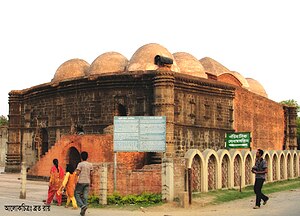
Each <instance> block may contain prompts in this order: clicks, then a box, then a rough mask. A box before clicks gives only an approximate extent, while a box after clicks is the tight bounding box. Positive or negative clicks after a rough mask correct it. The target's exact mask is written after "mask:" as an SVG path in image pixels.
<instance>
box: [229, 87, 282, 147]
mask: <svg viewBox="0 0 300 216" xmlns="http://www.w3.org/2000/svg"><path fill="white" fill-rule="evenodd" d="M234 129H235V131H237V132H243V131H251V132H252V143H251V147H252V149H257V148H262V149H264V150H282V146H283V143H284V110H283V107H282V105H281V104H279V103H276V102H274V101H272V100H269V99H267V98H265V97H262V96H259V95H257V94H254V93H252V92H250V91H247V90H245V89H242V88H237V89H236V91H235V99H234Z"/></svg>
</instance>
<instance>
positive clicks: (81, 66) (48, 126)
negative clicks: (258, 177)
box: [5, 43, 297, 187]
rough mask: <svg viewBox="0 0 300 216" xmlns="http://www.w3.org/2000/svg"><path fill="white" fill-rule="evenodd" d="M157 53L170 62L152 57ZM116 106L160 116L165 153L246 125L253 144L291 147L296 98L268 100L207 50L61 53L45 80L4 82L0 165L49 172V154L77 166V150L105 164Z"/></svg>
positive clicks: (149, 162)
mask: <svg viewBox="0 0 300 216" xmlns="http://www.w3.org/2000/svg"><path fill="white" fill-rule="evenodd" d="M157 55H159V56H162V57H167V58H168V59H171V60H172V62H171V63H169V64H158V63H157V62H155V61H154V59H155V57H156V56H157ZM116 115H121V116H166V119H167V123H166V152H165V157H166V158H173V159H176V158H177V159H180V158H183V157H184V155H185V153H186V152H187V151H188V150H190V149H197V150H199V151H204V150H205V149H213V150H215V151H217V150H219V149H224V148H225V146H224V142H225V141H224V137H225V133H226V132H242V131H249V132H251V136H252V142H251V148H252V149H256V148H262V149H265V150H284V149H289V150H293V149H297V139H296V117H297V111H296V108H295V107H290V106H286V105H282V104H280V103H277V102H274V101H272V100H270V99H268V95H267V93H266V91H265V89H264V88H263V86H262V85H261V84H260V83H259V82H258V81H257V80H255V79H253V78H245V77H244V76H243V75H242V74H240V73H239V72H236V71H231V70H230V69H228V68H226V67H225V66H223V65H222V64H221V63H219V62H217V61H215V60H214V59H212V58H209V57H204V58H202V59H200V60H198V59H197V58H196V57H194V56H193V55H191V54H189V53H186V52H176V53H173V54H171V53H170V52H169V51H168V50H167V49H166V48H165V47H163V46H161V45H160V44H155V43H150V44H146V45H144V46H142V47H140V48H139V49H137V50H136V52H135V53H134V54H133V55H132V57H131V58H130V60H128V59H127V58H126V57H125V56H123V55H122V54H120V53H118V52H106V53H103V54H101V55H99V56H98V57H97V58H96V59H95V60H94V61H93V62H92V63H91V64H89V63H88V62H86V61H85V60H83V59H71V60H68V61H66V62H64V63H63V64H61V65H60V66H59V67H58V69H57V71H56V72H55V74H54V77H53V79H52V80H51V81H50V82H48V83H44V84H40V85H37V86H33V87H29V88H27V89H23V90H12V91H11V92H10V93H9V128H8V142H7V155H6V166H5V171H6V172H19V171H20V164H21V162H22V161H25V162H26V164H27V166H28V168H29V173H31V174H32V175H37V176H47V175H48V172H49V167H50V166H51V163H52V159H53V158H59V159H60V161H61V162H62V164H63V165H65V164H67V163H73V164H74V165H76V164H77V163H78V161H79V153H80V152H81V151H83V150H86V151H88V152H89V153H90V160H91V161H92V162H94V163H103V162H108V163H111V162H112V161H113V135H112V128H113V127H112V125H113V117H114V116H116ZM161 158H162V154H161V153H155V152H152V153H150V152H148V153H120V154H119V156H118V160H119V162H120V161H124V163H127V165H126V167H127V169H128V170H129V168H128V167H130V169H131V170H132V169H141V168H145V167H151V166H152V167H155V166H157V164H159V161H160V160H161ZM124 166H125V165H124ZM43 170H44V171H43ZM120 175H121V174H120ZM124 175H125V174H124ZM111 187H112V186H111Z"/></svg>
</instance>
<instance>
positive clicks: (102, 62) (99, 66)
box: [88, 52, 128, 75]
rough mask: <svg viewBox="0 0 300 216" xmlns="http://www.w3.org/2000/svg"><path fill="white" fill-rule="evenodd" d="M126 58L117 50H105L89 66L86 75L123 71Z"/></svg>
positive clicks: (126, 61)
mask: <svg viewBox="0 0 300 216" xmlns="http://www.w3.org/2000/svg"><path fill="white" fill-rule="evenodd" d="M127 64H128V59H127V58H126V57H125V56H123V55H122V54H120V53H118V52H106V53H103V54H101V55H100V56H98V57H97V58H96V59H95V60H94V61H93V63H92V64H91V66H90V69H89V71H88V75H94V74H102V73H110V72H124V71H125V69H126V66H127Z"/></svg>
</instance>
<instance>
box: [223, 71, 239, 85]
mask: <svg viewBox="0 0 300 216" xmlns="http://www.w3.org/2000/svg"><path fill="white" fill-rule="evenodd" d="M217 80H218V81H220V82H224V83H229V84H231V85H235V86H239V87H242V86H243V84H242V83H241V81H240V80H239V79H238V78H237V77H236V76H235V75H233V73H231V72H225V73H222V74H220V75H219V76H218V79H217Z"/></svg>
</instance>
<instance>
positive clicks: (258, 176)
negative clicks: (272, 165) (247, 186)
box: [252, 149, 269, 209]
mask: <svg viewBox="0 0 300 216" xmlns="http://www.w3.org/2000/svg"><path fill="white" fill-rule="evenodd" d="M263 154H264V151H263V150H261V149H257V152H256V160H255V166H254V167H252V172H253V173H254V174H255V183H254V192H255V194H256V202H255V206H254V207H253V208H254V209H259V208H260V202H261V200H263V201H264V202H263V205H265V204H267V201H268V200H269V197H267V196H266V195H264V194H263V193H262V192H261V189H262V186H263V184H264V181H265V179H266V173H267V172H268V170H267V162H266V161H265V160H264V159H263V158H262V156H263Z"/></svg>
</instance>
